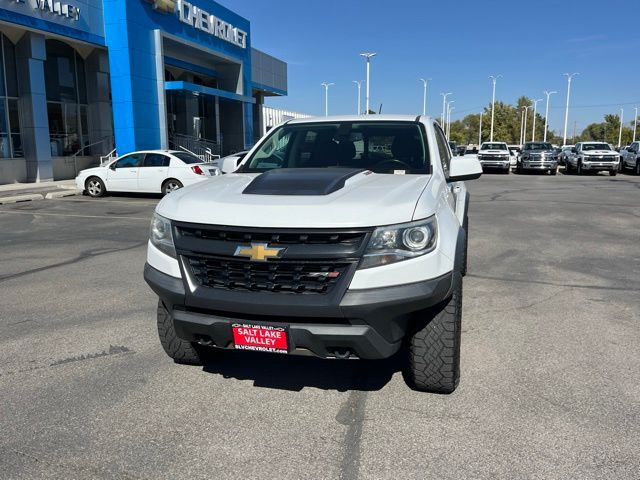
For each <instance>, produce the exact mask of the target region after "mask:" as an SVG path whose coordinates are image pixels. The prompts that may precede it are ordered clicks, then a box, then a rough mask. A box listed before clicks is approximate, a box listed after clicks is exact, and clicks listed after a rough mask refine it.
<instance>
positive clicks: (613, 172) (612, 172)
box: [609, 170, 618, 177]
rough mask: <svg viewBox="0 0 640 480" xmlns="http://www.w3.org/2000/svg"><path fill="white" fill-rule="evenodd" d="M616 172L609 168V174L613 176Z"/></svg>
mask: <svg viewBox="0 0 640 480" xmlns="http://www.w3.org/2000/svg"><path fill="white" fill-rule="evenodd" d="M617 174H618V171H617V170H609V175H611V176H612V177H615V176H616V175H617Z"/></svg>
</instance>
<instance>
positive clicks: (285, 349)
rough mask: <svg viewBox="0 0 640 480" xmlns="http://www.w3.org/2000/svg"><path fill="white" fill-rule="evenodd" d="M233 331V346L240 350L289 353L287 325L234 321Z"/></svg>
mask: <svg viewBox="0 0 640 480" xmlns="http://www.w3.org/2000/svg"><path fill="white" fill-rule="evenodd" d="M231 331H232V332H233V346H234V348H236V349H238V350H253V351H256V352H271V353H289V332H288V327H286V326H280V325H264V324H261V325H257V324H253V323H234V324H232V325H231Z"/></svg>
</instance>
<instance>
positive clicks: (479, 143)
mask: <svg viewBox="0 0 640 480" xmlns="http://www.w3.org/2000/svg"><path fill="white" fill-rule="evenodd" d="M482 115H484V112H480V125H479V126H478V148H480V145H482Z"/></svg>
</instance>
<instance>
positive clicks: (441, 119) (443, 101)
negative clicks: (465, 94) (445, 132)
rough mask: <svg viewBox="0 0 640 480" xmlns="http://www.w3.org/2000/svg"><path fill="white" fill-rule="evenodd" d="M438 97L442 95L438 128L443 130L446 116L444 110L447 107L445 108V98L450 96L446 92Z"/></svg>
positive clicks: (449, 93)
mask: <svg viewBox="0 0 640 480" xmlns="http://www.w3.org/2000/svg"><path fill="white" fill-rule="evenodd" d="M440 95H442V116H441V117H440V126H441V127H442V128H444V120H445V117H444V116H445V114H446V113H445V112H446V108H447V106H446V105H447V97H448V96H449V95H451V92H447V93H444V92H442V93H440Z"/></svg>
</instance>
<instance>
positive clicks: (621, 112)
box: [618, 108, 624, 148]
mask: <svg viewBox="0 0 640 480" xmlns="http://www.w3.org/2000/svg"><path fill="white" fill-rule="evenodd" d="M623 122H624V108H621V109H620V133H618V148H620V147H621V146H622V124H623Z"/></svg>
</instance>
